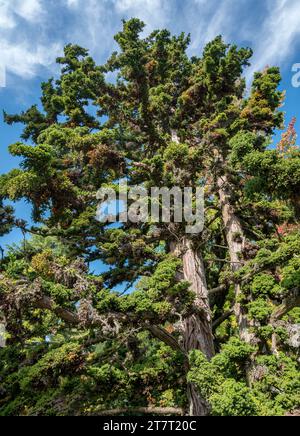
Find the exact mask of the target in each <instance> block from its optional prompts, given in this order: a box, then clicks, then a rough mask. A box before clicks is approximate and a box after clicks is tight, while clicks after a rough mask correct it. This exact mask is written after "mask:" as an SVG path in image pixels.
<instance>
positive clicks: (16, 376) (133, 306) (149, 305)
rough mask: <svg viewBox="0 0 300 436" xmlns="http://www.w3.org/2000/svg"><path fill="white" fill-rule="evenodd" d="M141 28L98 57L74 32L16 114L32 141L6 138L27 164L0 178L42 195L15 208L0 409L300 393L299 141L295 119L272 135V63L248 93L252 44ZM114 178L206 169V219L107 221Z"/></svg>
mask: <svg viewBox="0 0 300 436" xmlns="http://www.w3.org/2000/svg"><path fill="white" fill-rule="evenodd" d="M143 30H144V24H143V23H142V22H141V21H139V20H138V19H132V20H129V21H126V22H124V23H123V29H122V31H121V32H119V33H118V34H117V35H116V37H115V39H116V41H117V43H118V45H119V50H118V51H117V52H116V53H113V54H112V56H111V57H110V59H109V60H108V61H107V63H106V64H105V65H103V66H97V65H96V64H95V62H94V61H93V60H92V59H91V58H90V57H89V55H88V52H87V51H86V50H84V49H82V48H80V47H78V46H72V45H69V46H67V47H66V48H65V53H64V57H62V58H59V59H58V63H59V64H61V66H62V71H61V77H60V79H59V80H57V81H56V82H54V80H50V81H49V82H47V83H44V84H43V85H42V99H41V101H42V105H43V111H39V110H38V108H37V106H33V107H32V108H30V109H29V110H28V111H27V112H24V113H22V114H21V115H12V116H11V115H7V114H6V115H5V117H6V121H7V122H8V123H14V122H21V123H24V125H25V129H24V133H23V140H24V141H26V140H28V139H30V140H31V141H33V143H34V145H28V144H26V143H21V142H20V143H17V144H13V145H11V146H10V152H11V154H12V155H14V156H19V157H21V159H22V165H21V167H20V168H18V169H16V170H13V171H12V172H10V173H8V174H6V175H3V176H1V179H0V186H1V196H2V198H3V199H10V200H20V199H26V200H27V201H29V202H30V203H31V204H32V207H33V220H34V226H31V227H30V226H28V225H27V223H25V222H20V221H16V222H15V225H18V226H19V227H20V228H21V229H22V231H23V232H24V233H25V234H28V235H34V236H33V238H32V239H29V240H27V242H26V243H25V244H22V245H20V247H13V248H12V249H11V250H10V252H9V253H8V255H7V256H6V257H5V258H4V259H3V261H2V267H1V270H2V272H1V281H0V297H1V300H0V306H1V309H2V311H3V312H4V314H5V317H6V322H7V331H8V333H9V339H8V346H7V347H6V348H5V349H4V350H2V352H1V353H2V357H3V359H2V362H3V363H2V364H1V366H0V373H1V379H2V380H4V381H3V383H2V382H1V383H2V386H1V392H3V395H2V394H1V395H2V396H3V401H2V400H0V401H1V403H0V413H1V414H5V415H7V414H26V413H28V414H44V413H52V414H62V415H64V414H70V413H71V414H72V413H74V414H97V413H104V411H105V410H106V409H116V410H117V411H119V413H134V412H135V411H136V412H137V411H140V413H143V412H145V411H147V409H146V408H147V407H148V408H150V411H152V413H154V414H155V413H169V414H173V413H174V414H175V413H184V414H189V415H194V416H203V415H208V414H214V415H267V414H272V415H280V414H284V413H285V412H287V411H290V410H293V409H294V408H297V407H299V405H300V398H299V382H298V381H297V377H296V374H297V371H298V369H299V368H298V364H299V363H298V362H297V356H298V354H299V336H300V333H299V330H300V329H299V322H300V318H299V315H300V313H299V298H300V297H299V285H300V283H299V278H300V274H299V271H300V263H299V261H298V258H299V254H300V253H299V250H300V244H299V242H300V233H299V192H300V191H299V188H300V153H299V148H298V147H296V139H295V131H294V122H292V123H291V125H290V127H289V128H288V131H287V133H286V134H284V135H283V138H282V141H281V142H280V144H279V145H278V147H277V148H274V147H270V144H271V139H272V136H273V134H274V132H275V130H276V129H278V128H282V127H283V121H284V120H283V114H282V112H281V111H280V107H281V105H282V101H283V93H281V92H280V91H279V90H278V86H279V83H280V80H281V78H280V72H279V69H278V68H273V67H270V68H266V69H265V70H264V71H262V72H260V73H256V74H255V77H254V81H253V84H252V88H251V91H250V93H249V94H248V95H247V93H246V85H245V80H244V78H243V72H244V68H246V67H247V66H248V65H249V62H250V58H251V55H252V52H251V50H250V49H248V48H238V47H237V46H235V45H226V44H225V43H224V41H223V40H222V38H221V37H217V38H216V39H215V40H213V41H212V42H210V43H209V44H208V45H207V46H206V47H205V49H204V51H203V55H202V56H201V57H193V58H190V57H189V56H188V54H187V49H188V46H189V42H190V38H189V37H187V36H185V35H184V34H181V35H179V36H172V35H171V34H170V32H168V31H167V30H161V31H155V32H153V33H152V34H150V36H147V37H142V36H141V34H142V31H143ZM107 73H113V74H114V75H115V76H116V80H115V81H114V82H113V83H111V82H110V81H108V80H107ZM93 106H94V107H93ZM95 112H97V113H96V114H95ZM121 179H126V181H127V186H128V188H130V187H132V186H135V185H143V186H144V187H146V188H151V187H159V188H162V187H167V188H172V187H174V186H177V187H180V188H182V189H183V188H184V187H190V188H193V189H196V188H197V187H199V186H202V187H203V188H204V189H205V226H204V230H203V231H202V232H201V233H200V234H195V235H190V234H187V233H186V231H185V227H186V224H187V223H186V222H183V223H174V222H173V221H172V220H171V222H169V223H165V222H161V223H155V224H154V223H152V222H151V221H149V222H146V223H142V222H136V223H133V222H126V223H119V225H118V226H111V225H110V224H109V223H102V224H100V223H99V222H97V220H96V209H97V206H98V200H97V192H98V190H99V189H100V188H101V187H110V188H113V189H115V190H118V188H117V186H118V181H120V180H121ZM92 262H93V263H92ZM94 262H98V264H100V263H104V264H106V265H107V266H108V267H109V269H107V270H106V271H104V272H103V273H101V274H95V273H92V266H91V265H94ZM120 285H123V287H124V292H117V291H116V290H115V289H116V288H117V286H120ZM132 287H135V290H133V291H132V290H131V291H130V292H129V293H128V292H127V291H128V290H129V289H131V288H132ZM12 357H13V358H12ZM17 360H21V361H22V362H23V365H22V368H21V369H20V368H19V366H18V363H17ZM274 385H275V387H274ZM32 386H33V387H34V394H33V395H32V392H31V388H32ZM108 387H109V389H108ZM29 393H30V395H29ZM82 404H84V406H82ZM2 405H3V406H2ZM162 408H163V412H162V411H161V409H162ZM179 409H180V410H179ZM116 413H117V412H116Z"/></svg>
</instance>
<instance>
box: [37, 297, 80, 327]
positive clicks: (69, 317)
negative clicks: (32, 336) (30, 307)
mask: <svg viewBox="0 0 300 436" xmlns="http://www.w3.org/2000/svg"><path fill="white" fill-rule="evenodd" d="M34 305H35V307H36V308H37V309H42V310H50V311H51V312H53V313H55V314H56V315H57V316H58V317H59V318H61V319H63V320H64V321H66V322H67V323H69V324H79V323H80V320H79V317H78V316H77V315H76V314H75V313H73V312H71V311H69V310H67V309H63V308H61V307H57V306H56V305H55V303H54V302H53V301H52V300H51V299H50V298H49V297H46V296H43V297H42V298H40V299H39V300H37V301H36V302H35V303H34Z"/></svg>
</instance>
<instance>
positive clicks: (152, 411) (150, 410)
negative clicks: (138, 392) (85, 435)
mask: <svg viewBox="0 0 300 436" xmlns="http://www.w3.org/2000/svg"><path fill="white" fill-rule="evenodd" d="M125 413H132V414H137V413H138V414H144V415H162V416H167V415H171V416H172V415H178V416H183V415H184V411H183V409H179V408H176V407H127V408H124V409H113V410H103V411H101V412H98V413H97V416H118V415H123V414H125Z"/></svg>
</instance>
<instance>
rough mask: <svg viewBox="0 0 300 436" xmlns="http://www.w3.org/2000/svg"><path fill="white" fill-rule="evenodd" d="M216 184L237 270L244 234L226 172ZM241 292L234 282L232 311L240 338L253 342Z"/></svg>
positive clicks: (235, 269)
mask: <svg viewBox="0 0 300 436" xmlns="http://www.w3.org/2000/svg"><path fill="white" fill-rule="evenodd" d="M217 186H218V192H219V199H220V207H221V211H222V218H223V223H224V228H225V234H226V239H227V244H228V249H229V255H230V260H231V265H232V271H233V272H237V271H238V270H239V269H240V268H241V266H242V263H241V260H242V253H243V248H244V245H245V235H244V231H243V227H242V224H241V221H240V219H239V218H238V216H237V215H236V213H235V209H234V206H233V205H232V203H233V201H232V197H233V192H232V188H231V186H230V183H229V180H228V177H227V175H226V174H225V175H223V176H220V177H219V178H218V180H217ZM241 293H242V291H241V285H240V284H239V283H235V299H236V303H235V305H234V313H235V316H236V319H237V322H238V326H239V333H240V338H241V339H243V340H244V341H245V342H247V343H253V342H255V335H254V334H252V333H250V331H249V327H250V326H249V322H248V319H247V316H246V314H245V311H244V309H243V306H242V305H241V303H239V297H240V296H241Z"/></svg>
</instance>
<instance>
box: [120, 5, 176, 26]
mask: <svg viewBox="0 0 300 436" xmlns="http://www.w3.org/2000/svg"><path fill="white" fill-rule="evenodd" d="M114 3H115V7H116V11H117V12H119V13H120V14H125V15H126V17H127V18H128V17H139V18H140V19H141V20H143V21H144V22H145V23H147V26H148V27H149V28H150V29H154V28H159V27H163V26H166V25H167V23H168V22H169V20H170V14H171V10H172V1H169V0H114ZM173 7H174V6H173Z"/></svg>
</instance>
